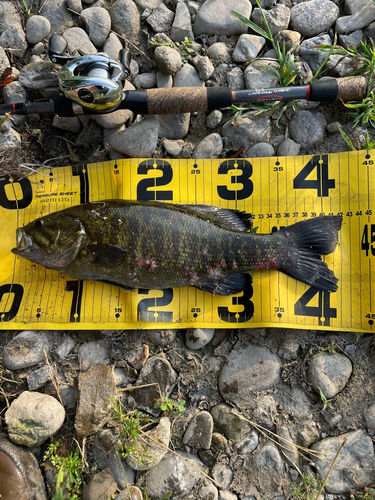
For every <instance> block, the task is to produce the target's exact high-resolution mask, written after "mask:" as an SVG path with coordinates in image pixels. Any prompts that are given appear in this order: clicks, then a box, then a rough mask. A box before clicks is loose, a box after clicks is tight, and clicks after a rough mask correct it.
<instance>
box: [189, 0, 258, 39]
mask: <svg viewBox="0 0 375 500" xmlns="http://www.w3.org/2000/svg"><path fill="white" fill-rule="evenodd" d="M251 8H252V7H251V3H250V2H249V0H207V1H206V2H205V3H204V4H203V5H202V7H201V8H200V9H199V11H198V15H197V18H196V20H195V24H194V33H195V35H196V36H197V35H226V36H233V35H242V34H243V33H247V26H246V25H245V23H243V22H242V21H240V20H239V19H238V18H237V17H235V16H234V15H233V14H232V12H231V11H232V10H234V11H236V12H238V13H239V14H242V15H243V16H245V17H247V18H249V17H250V14H251Z"/></svg>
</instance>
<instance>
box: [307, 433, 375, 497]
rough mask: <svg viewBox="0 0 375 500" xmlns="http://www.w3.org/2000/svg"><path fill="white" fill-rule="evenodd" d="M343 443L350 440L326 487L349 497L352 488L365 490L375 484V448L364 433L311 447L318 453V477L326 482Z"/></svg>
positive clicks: (315, 459)
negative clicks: (325, 479) (374, 482)
mask: <svg viewBox="0 0 375 500" xmlns="http://www.w3.org/2000/svg"><path fill="white" fill-rule="evenodd" d="M344 439H347V441H346V443H345V445H344V447H343V449H342V451H341V453H340V455H339V457H338V459H337V462H336V464H335V467H334V468H333V470H332V471H331V474H330V476H329V481H328V483H327V484H326V486H325V489H326V491H327V492H328V493H333V494H343V493H349V491H350V490H351V489H352V488H363V487H365V486H368V485H369V484H371V483H372V482H373V481H375V456H374V445H373V442H372V440H371V438H370V436H369V435H368V434H366V432H365V431H364V430H362V429H358V430H355V431H351V432H347V433H346V434H341V435H340V436H337V437H331V438H327V439H323V440H322V441H319V442H318V443H315V444H313V445H312V449H313V450H316V451H318V452H320V453H319V455H318V456H315V457H314V462H315V464H316V467H317V470H318V473H319V476H320V477H321V479H322V480H323V479H324V478H325V477H326V475H327V472H328V469H329V468H330V466H331V463H332V460H333V458H334V457H335V455H336V453H337V452H338V450H339V448H340V446H341V444H342V442H343V441H344Z"/></svg>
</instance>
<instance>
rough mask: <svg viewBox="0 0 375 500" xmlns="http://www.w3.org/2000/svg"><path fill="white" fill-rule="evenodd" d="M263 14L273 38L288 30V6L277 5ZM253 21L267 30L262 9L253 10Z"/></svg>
mask: <svg viewBox="0 0 375 500" xmlns="http://www.w3.org/2000/svg"><path fill="white" fill-rule="evenodd" d="M327 1H328V0H327ZM263 14H264V17H265V18H266V20H267V23H268V26H269V28H270V30H271V33H272V36H275V35H276V34H277V33H278V32H279V31H282V30H286V29H288V26H289V20H290V9H289V8H288V7H287V6H286V5H283V4H277V5H276V6H275V7H273V8H272V9H271V10H265V11H263ZM251 20H252V21H253V22H254V23H255V24H257V25H258V26H261V27H262V28H263V29H264V28H265V25H264V23H263V18H262V14H261V12H260V9H258V8H257V9H254V10H253V13H252V14H251ZM297 31H298V30H297Z"/></svg>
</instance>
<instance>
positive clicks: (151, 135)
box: [108, 120, 159, 158]
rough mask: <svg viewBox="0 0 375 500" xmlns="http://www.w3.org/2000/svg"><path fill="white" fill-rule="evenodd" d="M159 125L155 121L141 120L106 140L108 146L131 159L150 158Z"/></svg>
mask: <svg viewBox="0 0 375 500" xmlns="http://www.w3.org/2000/svg"><path fill="white" fill-rule="evenodd" d="M158 132H159V124H158V122H157V121H156V120H142V121H140V122H138V123H134V124H133V125H132V126H131V127H129V128H127V129H125V130H122V131H120V132H116V133H114V134H113V135H111V136H110V137H109V139H108V142H109V145H110V146H111V147H112V148H113V149H115V150H116V151H119V152H120V153H122V154H125V155H127V156H130V157H131V158H148V157H150V156H152V154H153V152H154V150H155V148H156V145H157V142H158Z"/></svg>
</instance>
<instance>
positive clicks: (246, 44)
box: [232, 35, 266, 63]
mask: <svg viewBox="0 0 375 500" xmlns="http://www.w3.org/2000/svg"><path fill="white" fill-rule="evenodd" d="M265 44H266V39H265V38H263V37H262V36H257V35H241V36H240V37H239V39H238V41H237V45H236V48H235V49H234V51H233V54H232V59H233V61H235V62H237V63H244V62H247V61H251V60H252V59H255V58H256V57H257V55H258V54H259V52H260V51H261V50H262V48H263V47H264V46H265Z"/></svg>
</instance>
